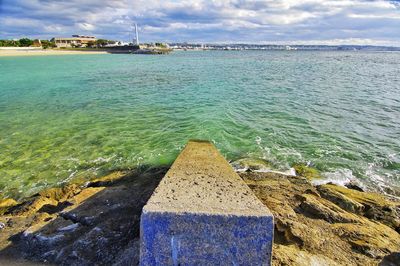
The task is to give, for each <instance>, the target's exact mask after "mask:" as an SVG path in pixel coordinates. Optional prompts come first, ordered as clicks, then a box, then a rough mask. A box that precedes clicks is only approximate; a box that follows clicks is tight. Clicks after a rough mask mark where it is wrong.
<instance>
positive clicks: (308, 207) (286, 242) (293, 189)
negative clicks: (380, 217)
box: [240, 172, 400, 265]
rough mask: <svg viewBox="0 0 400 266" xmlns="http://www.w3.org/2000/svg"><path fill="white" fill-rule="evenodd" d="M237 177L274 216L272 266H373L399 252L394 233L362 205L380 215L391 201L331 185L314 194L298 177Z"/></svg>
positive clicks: (313, 188)
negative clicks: (242, 180)
mask: <svg viewBox="0 0 400 266" xmlns="http://www.w3.org/2000/svg"><path fill="white" fill-rule="evenodd" d="M240 176H241V177H242V178H243V179H244V180H245V181H246V183H247V184H248V185H249V186H250V188H251V189H252V190H253V191H254V193H255V194H256V196H257V197H258V198H259V199H260V200H261V201H262V202H263V203H264V204H265V205H267V206H268V208H269V209H270V210H271V212H272V213H273V214H274V219H275V236H274V237H275V238H274V253H273V260H272V264H273V265H376V264H378V263H379V262H380V261H381V260H382V257H383V256H386V255H388V254H390V253H393V252H395V251H396V250H400V243H399V241H400V234H399V233H398V232H396V231H395V230H393V229H392V228H390V227H388V226H386V225H384V224H382V223H381V222H383V221H380V222H378V221H375V220H369V219H368V218H367V217H365V216H363V215H364V214H365V212H367V209H365V208H366V205H365V203H366V202H368V203H369V204H370V205H369V206H372V205H371V204H372V203H371V202H374V201H377V203H376V204H375V206H381V207H379V208H378V209H382V210H383V208H384V207H383V206H387V205H388V204H389V205H390V206H392V208H393V209H395V208H394V207H395V206H396V203H394V202H392V203H387V202H386V200H382V198H380V197H378V198H375V195H369V193H365V192H360V191H356V190H352V189H347V188H343V187H340V188H338V190H336V189H335V188H336V186H335V185H324V186H327V189H326V190H325V189H321V188H320V187H318V191H317V189H316V187H314V186H313V185H312V184H311V183H310V182H309V181H307V180H305V179H303V178H300V177H290V176H284V175H277V174H272V173H255V172H253V173H241V174H240ZM332 187H333V188H332ZM328 189H329V190H328ZM341 190H344V192H343V193H340V191H341ZM351 192H354V193H355V194H356V195H357V197H355V196H354V197H353V196H351V195H352V194H351ZM359 193H360V194H359ZM319 195H321V197H320V196H319ZM365 197H366V198H367V199H366V198H365ZM378 203H379V204H378ZM361 206H362V207H361ZM349 210H354V211H355V212H354V213H353V212H350V211H349ZM370 212H371V211H370ZM397 217H398V215H397Z"/></svg>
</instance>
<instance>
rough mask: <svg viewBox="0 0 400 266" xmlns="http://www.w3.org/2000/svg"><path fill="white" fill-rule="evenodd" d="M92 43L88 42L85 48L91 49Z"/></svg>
mask: <svg viewBox="0 0 400 266" xmlns="http://www.w3.org/2000/svg"><path fill="white" fill-rule="evenodd" d="M94 44H95V43H94V41H89V42H88V43H87V44H86V47H87V48H92V47H93V46H94Z"/></svg>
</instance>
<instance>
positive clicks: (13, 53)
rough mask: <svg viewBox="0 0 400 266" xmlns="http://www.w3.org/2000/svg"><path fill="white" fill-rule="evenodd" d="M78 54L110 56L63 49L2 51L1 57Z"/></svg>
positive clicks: (102, 52) (0, 52) (96, 52)
mask: <svg viewBox="0 0 400 266" xmlns="http://www.w3.org/2000/svg"><path fill="white" fill-rule="evenodd" d="M78 54H108V53H107V52H106V51H89V50H88V51H82V50H74V51H73V50H62V49H19V50H16V49H14V50H13V49H0V57H9V56H45V55H78Z"/></svg>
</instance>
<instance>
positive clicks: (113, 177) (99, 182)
mask: <svg viewBox="0 0 400 266" xmlns="http://www.w3.org/2000/svg"><path fill="white" fill-rule="evenodd" d="M128 174H130V173H129V172H127V171H116V172H113V173H111V174H108V175H106V176H103V177H100V178H96V179H93V180H91V181H90V182H89V183H88V185H87V186H88V187H104V186H110V185H112V184H115V183H116V182H118V181H119V180H121V179H122V178H124V177H126V176H127V175H128Z"/></svg>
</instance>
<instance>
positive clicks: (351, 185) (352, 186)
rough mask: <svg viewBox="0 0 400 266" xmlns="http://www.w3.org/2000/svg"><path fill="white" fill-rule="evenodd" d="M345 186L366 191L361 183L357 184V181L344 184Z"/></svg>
mask: <svg viewBox="0 0 400 266" xmlns="http://www.w3.org/2000/svg"><path fill="white" fill-rule="evenodd" d="M344 186H345V187H347V188H349V189H354V190H357V191H361V192H364V189H362V188H361V187H360V186H359V185H357V184H356V183H355V182H349V183H347V184H345V185H344Z"/></svg>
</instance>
